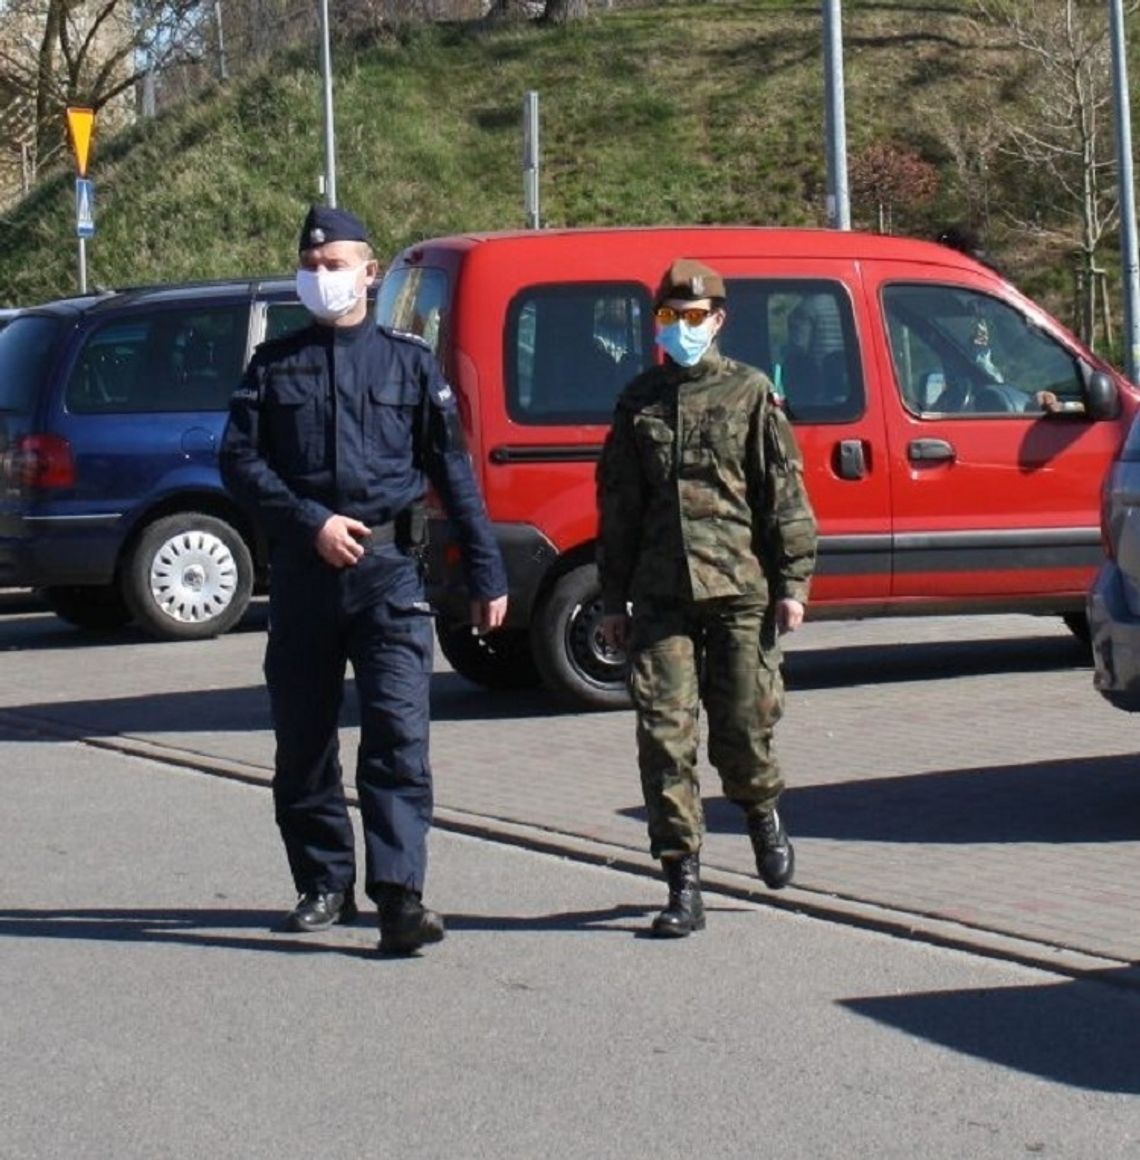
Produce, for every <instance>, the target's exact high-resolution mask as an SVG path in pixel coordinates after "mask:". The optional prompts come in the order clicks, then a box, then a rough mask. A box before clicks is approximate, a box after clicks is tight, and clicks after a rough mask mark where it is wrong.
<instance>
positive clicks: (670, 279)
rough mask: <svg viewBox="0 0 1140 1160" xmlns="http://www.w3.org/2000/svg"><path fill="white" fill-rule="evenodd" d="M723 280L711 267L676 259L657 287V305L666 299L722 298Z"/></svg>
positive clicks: (689, 260) (691, 260) (688, 259)
mask: <svg viewBox="0 0 1140 1160" xmlns="http://www.w3.org/2000/svg"><path fill="white" fill-rule="evenodd" d="M724 297H726V295H725V290H724V279H723V278H722V277H721V276H720V275H719V274H718V273H717V272H716V271H715V270H714V269H713V268H712V267H711V266H706V265H705V264H704V263H703V262H697V261H695V260H694V259H693V258H678V259H677V260H676V261H675V262H674V263H673V264H672V265H671V266H670V267H669V269H668V270H666V271H665V274H664V276H663V277H662V279H661V285H660V286H658V287H657V304H658V305H660V304H661V303H662V302H664V301H665V299H666V298H678V299H689V300H696V299H698V298H724Z"/></svg>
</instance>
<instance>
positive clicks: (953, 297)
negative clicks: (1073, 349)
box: [883, 284, 1082, 417]
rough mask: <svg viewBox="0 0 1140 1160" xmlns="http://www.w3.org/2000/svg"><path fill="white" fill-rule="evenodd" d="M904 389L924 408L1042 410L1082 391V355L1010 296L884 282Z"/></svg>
mask: <svg viewBox="0 0 1140 1160" xmlns="http://www.w3.org/2000/svg"><path fill="white" fill-rule="evenodd" d="M883 308H884V312H885V315H886V319H887V333H888V335H889V338H890V344H891V356H892V360H893V362H894V368H895V377H896V380H897V382H898V388H899V392H900V394H901V396H902V399H903V402H904V403H905V404H906V406H907V408H908V409H909V410H911V411H912V412H914V413H915V414H916V415H921V414H924V413H928V414H938V415H945V414H952V415H953V414H962V415H989V416H990V417H1002V416H1004V417H1008V416H1009V415H1010V414H1022V413H1038V414H1039V413H1040V412H1041V411H1042V407H1041V404H1040V401H1039V397H1040V394H1041V392H1046V391H1047V392H1051V393H1052V394H1054V395H1056V396H1057V397H1058V399H1060V400H1061V401H1062V402H1064V401H1078V400H1080V399H1081V398H1082V379H1081V373H1080V366H1079V364H1078V362H1077V359H1076V358H1075V357H1074V356H1073V355H1072V354H1071V353H1070V352H1069V351H1068V350H1066V349H1065V348H1064V347H1063V346H1062V345H1061V344H1060V343H1059V342H1058V341H1057V340H1056V339H1055V338H1053V337H1052V336H1051V335H1049V334H1047V333H1045V332H1044V331H1043V330H1041V329H1040V327H1038V326H1036V325H1035V324H1033V323H1032V322H1031V321H1030V320H1029V319H1027V318H1026V317H1025V316H1024V315H1022V314H1021V313H1020V312H1019V311H1017V310H1015V309H1014V308H1013V307H1012V306H1010V305H1009V304H1008V303H1006V302H1002V301H1001V300H1000V299H997V298H993V297H991V296H990V295H988V294H980V293H978V292H977V291H975V290H967V289H965V288H963V287H960V286H939V285H931V284H922V285H892V286H887V287H886V288H885V289H884V290H883Z"/></svg>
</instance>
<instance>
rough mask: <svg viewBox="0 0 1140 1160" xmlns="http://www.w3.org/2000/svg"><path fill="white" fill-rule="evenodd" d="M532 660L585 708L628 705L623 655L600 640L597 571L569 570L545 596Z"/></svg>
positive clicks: (534, 629) (589, 567)
mask: <svg viewBox="0 0 1140 1160" xmlns="http://www.w3.org/2000/svg"><path fill="white" fill-rule="evenodd" d="M531 644H532V646H533V649H534V660H535V664H536V665H538V671H539V672H540V673H541V674H542V680H543V683H544V684H545V685H546V686H547V688H549V689H551V690H552V691H553V692H555V693H557V694H558V695H559V696H561V697H564V698H566V699H567V700H569V701H573V702H575V703H576V704H578V705H579V706H581V707H582V708H587V709H628V708H629V705H630V700H629V692H628V690H627V688H626V672H627V670H628V667H629V666H628V663H627V662H626V659H625V655H624V654H623V653H620V652H615V651H614V650H612V649H608V648H607V647H606V645H605V643H604V641H603V640H602V593H601V588H600V587H599V584H598V570H597V568H596V567H595V566H594V565H593V564H585V565H583V566H582V567H580V568H575V569H574V570H573V571H572V572H567V573H566V575H565V576H563V577H562V578H561V579H560V580H559V581H557V583H556V584H555V585H554V587H553V588H552V589H551V590H550V591H549V592H548V593H547V594H546V596H545V597H543V599H542V602H541V603H540V604H539V607H538V611H537V613H536V615H535V618H534V623H533V625H532V626H531Z"/></svg>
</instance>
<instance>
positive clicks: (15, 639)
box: [0, 600, 269, 652]
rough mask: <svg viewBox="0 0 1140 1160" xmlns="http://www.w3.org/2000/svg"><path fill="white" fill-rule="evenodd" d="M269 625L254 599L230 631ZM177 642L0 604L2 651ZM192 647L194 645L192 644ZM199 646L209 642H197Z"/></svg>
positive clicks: (264, 607) (262, 605) (262, 604)
mask: <svg viewBox="0 0 1140 1160" xmlns="http://www.w3.org/2000/svg"><path fill="white" fill-rule="evenodd" d="M5 612H14V613H28V612H31V613H35V615H12V616H5V615H4V613H5ZM268 623H269V603H268V601H265V600H254V602H253V604H251V605H250V607H249V611H248V612H247V613H246V614H245V616H244V617H243V618H242V620H241V623H240V624H238V625H237V627H236V628H233V629H231V630H230V631H231V632H232V633H234V634H237V635H241V634H244V633H259V632H264V631H265V628H266V625H267V624H268ZM174 643H177V642H174V641H168V640H165V641H164V640H158V639H157V638H155V637H153V636H150V635H148V634H147V633H145V632H143V631H142V630H141V629H138V628H135V627H134V626H133V625H128V626H127V627H125V628H107V629H93V628H77V627H76V626H75V625H73V624H68V623H67V622H66V621H64V620H60V618H59V617H58V616H56V615H55V613H53V612H49V611H47V610H46V609H43V608H42V606H40V607H39V608H37V607H36V606H34V605H31V606H29V607H26V608H20V607H17V608H14V609H13V608H4V607H3V606H2V605H0V652H6V651H11V652H46V651H51V650H60V649H83V650H87V649H105V648H129V647H134V646H138V645H143V646H146V645H149V646H151V647H152V648H153V647H157V646H168V645H170V644H174ZM189 643H191V644H193V643H194V642H189ZM197 643H209V642H208V641H207V642H197Z"/></svg>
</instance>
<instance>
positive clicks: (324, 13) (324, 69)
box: [321, 0, 336, 206]
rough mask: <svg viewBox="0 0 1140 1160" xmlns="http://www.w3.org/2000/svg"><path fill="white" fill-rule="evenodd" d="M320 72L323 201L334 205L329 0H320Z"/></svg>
mask: <svg viewBox="0 0 1140 1160" xmlns="http://www.w3.org/2000/svg"><path fill="white" fill-rule="evenodd" d="M321 74H322V76H323V77H324V89H325V201H326V202H328V204H329V205H332V206H335V205H336V137H335V132H336V131H335V129H334V127H333V89H332V50H331V49H330V47H329V0H321Z"/></svg>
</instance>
